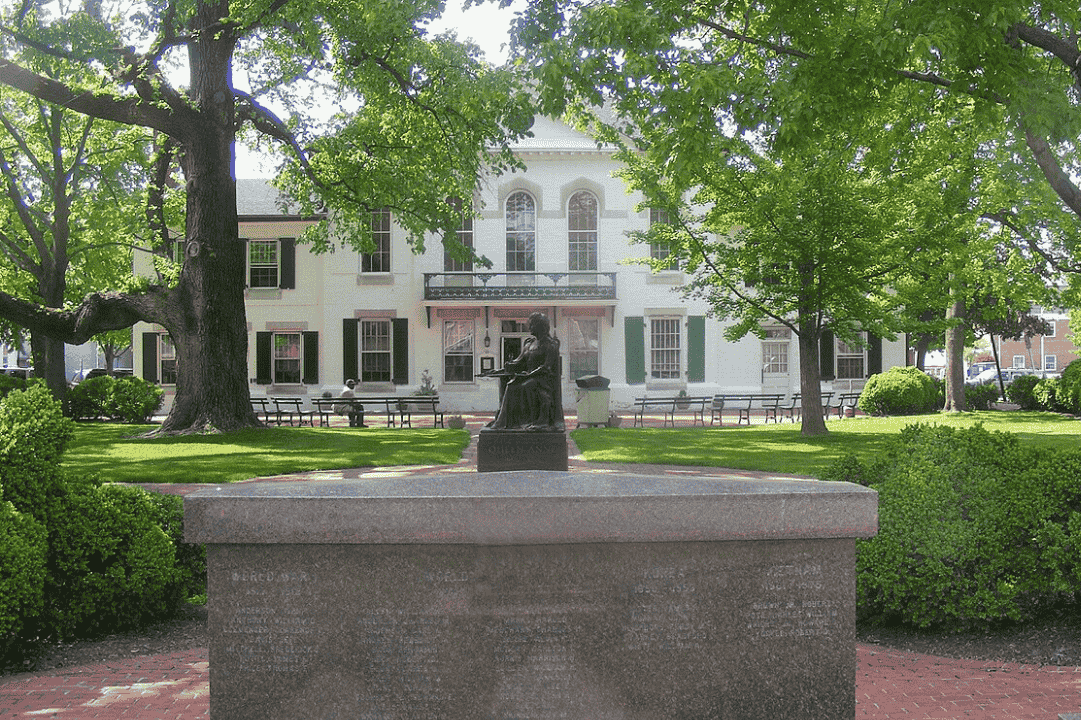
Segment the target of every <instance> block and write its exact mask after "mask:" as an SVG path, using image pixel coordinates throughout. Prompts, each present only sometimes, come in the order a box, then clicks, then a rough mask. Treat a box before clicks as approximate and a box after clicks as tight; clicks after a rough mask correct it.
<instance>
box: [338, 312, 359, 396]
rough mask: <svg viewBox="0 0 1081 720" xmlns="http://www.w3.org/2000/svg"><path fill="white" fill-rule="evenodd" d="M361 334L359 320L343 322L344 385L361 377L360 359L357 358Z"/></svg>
mask: <svg viewBox="0 0 1081 720" xmlns="http://www.w3.org/2000/svg"><path fill="white" fill-rule="evenodd" d="M359 334H360V321H359V320H357V319H356V318H345V319H344V320H342V383H345V381H346V380H356V379H357V378H359V377H360V358H359V357H358V356H357V353H358V352H359V349H358V343H359V342H360V338H359V337H358V336H359Z"/></svg>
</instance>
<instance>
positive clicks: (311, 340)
mask: <svg viewBox="0 0 1081 720" xmlns="http://www.w3.org/2000/svg"><path fill="white" fill-rule="evenodd" d="M301 340H302V341H303V343H302V346H303V352H304V380H303V382H304V384H305V385H318V384H319V333H318V332H315V331H314V330H312V331H308V332H304V333H301Z"/></svg>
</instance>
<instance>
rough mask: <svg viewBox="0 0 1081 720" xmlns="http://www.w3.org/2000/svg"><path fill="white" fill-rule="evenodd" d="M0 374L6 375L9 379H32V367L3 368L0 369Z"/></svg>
mask: <svg viewBox="0 0 1081 720" xmlns="http://www.w3.org/2000/svg"><path fill="white" fill-rule="evenodd" d="M0 374H3V375H8V376H10V377H17V378H22V379H23V380H26V379H28V378H32V377H34V368H32V367H3V368H0Z"/></svg>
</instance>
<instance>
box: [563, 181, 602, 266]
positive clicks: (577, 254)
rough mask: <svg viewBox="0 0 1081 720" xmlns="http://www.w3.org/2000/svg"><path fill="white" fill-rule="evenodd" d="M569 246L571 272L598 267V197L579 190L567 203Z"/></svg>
mask: <svg viewBox="0 0 1081 720" xmlns="http://www.w3.org/2000/svg"><path fill="white" fill-rule="evenodd" d="M567 228H568V231H569V234H568V247H569V249H570V259H569V262H568V268H569V269H570V270H571V272H588V271H591V270H596V269H597V198H596V197H594V196H593V193H589V192H585V191H582V192H577V193H575V194H574V195H571V199H570V202H569V203H568V205H567Z"/></svg>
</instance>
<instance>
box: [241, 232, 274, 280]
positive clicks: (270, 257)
mask: <svg viewBox="0 0 1081 720" xmlns="http://www.w3.org/2000/svg"><path fill="white" fill-rule="evenodd" d="M248 287H253V288H276V287H278V241H277V240H249V241H248Z"/></svg>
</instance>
